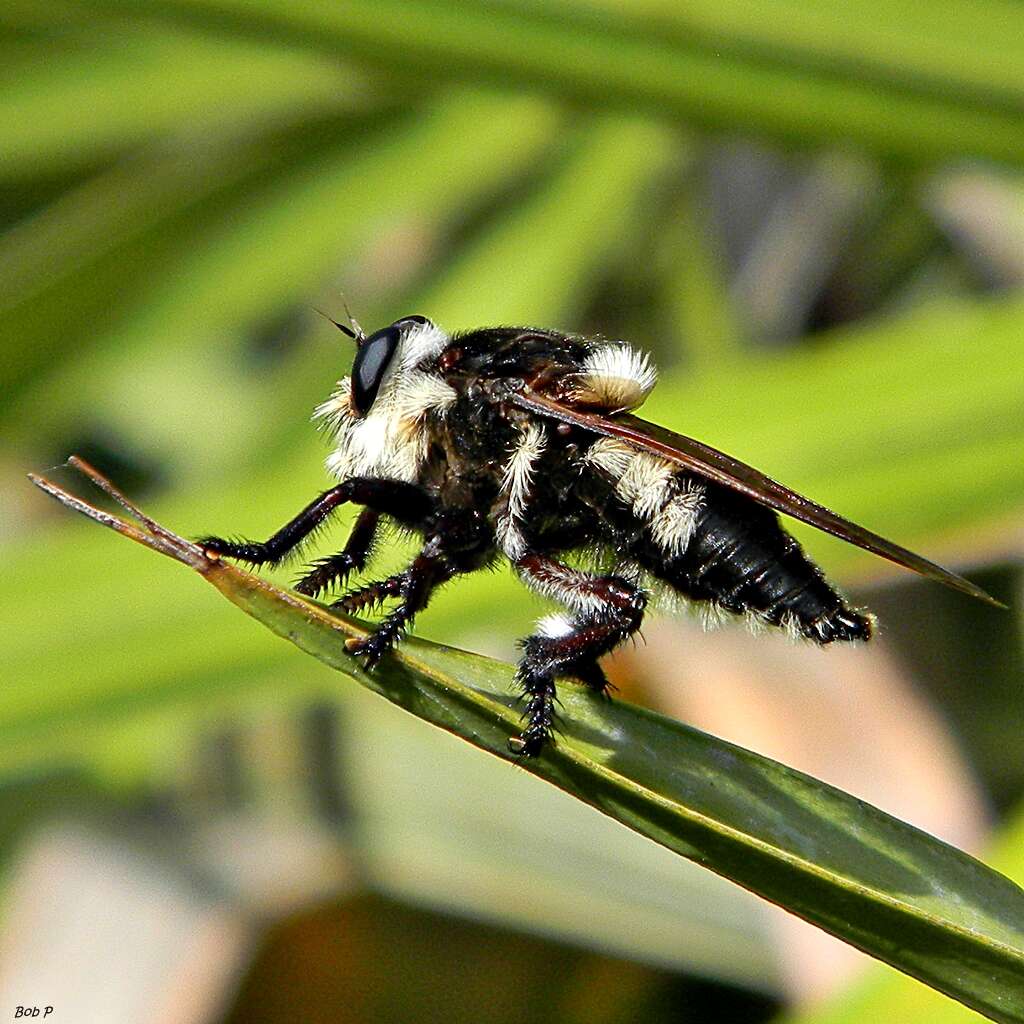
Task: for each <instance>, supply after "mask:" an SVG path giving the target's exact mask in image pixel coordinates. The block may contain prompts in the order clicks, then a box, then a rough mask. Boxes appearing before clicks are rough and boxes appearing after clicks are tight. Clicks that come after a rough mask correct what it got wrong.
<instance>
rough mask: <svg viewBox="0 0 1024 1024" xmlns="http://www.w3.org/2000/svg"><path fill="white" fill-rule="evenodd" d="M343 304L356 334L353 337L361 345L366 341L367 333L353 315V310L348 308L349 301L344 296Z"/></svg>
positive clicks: (342, 298)
mask: <svg viewBox="0 0 1024 1024" xmlns="http://www.w3.org/2000/svg"><path fill="white" fill-rule="evenodd" d="M341 304H342V305H343V306H344V307H345V316H347V317H348V322H349V323H350V324H351V325H352V331H353V332H354V333H353V334H352V337H353V338H355V340H356V341H357V342H358V343H359V344H360V345H361V344H362V343H363V342H364V341H366V332H365V331H364V330H363V329H362V327H360V326H359V321H358V320H357V319H356V318H355V317H354V316H353V315H352V310H351V309H349V308H348V299H346V298H345V296H344V295H342V297H341ZM346 333H348V332H346Z"/></svg>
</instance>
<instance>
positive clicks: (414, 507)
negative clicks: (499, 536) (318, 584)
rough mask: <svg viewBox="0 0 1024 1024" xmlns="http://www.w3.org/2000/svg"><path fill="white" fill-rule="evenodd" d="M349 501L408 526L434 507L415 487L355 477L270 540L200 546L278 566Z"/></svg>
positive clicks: (205, 541)
mask: <svg viewBox="0 0 1024 1024" xmlns="http://www.w3.org/2000/svg"><path fill="white" fill-rule="evenodd" d="M350 501H352V502H355V503H356V504H358V505H366V506H367V507H368V508H371V509H374V510H376V511H377V512H381V513H383V514H384V515H387V516H391V517H392V518H394V519H397V520H398V521H399V522H400V523H404V524H406V525H409V526H412V525H415V524H416V523H417V522H419V521H420V520H421V519H422V518H423V517H424V516H426V515H427V514H428V513H429V512H430V510H431V507H432V506H431V501H430V499H429V498H428V497H427V495H426V493H425V492H424V491H422V490H420V488H419V487H416V486H415V485H414V484H407V483H403V482H402V481H400V480H375V479H373V478H370V477H353V478H352V479H351V480H346V481H345V482H344V483H341V484H338V486H337V487H332V488H331V489H330V490H329V491H324V493H323V494H321V495H320V497H318V498H317V499H316V500H314V501H312V502H310V503H309V504H308V505H307V506H306V507H305V508H304V509H303V510H302V511H301V512H300V513H299V514H298V515H297V516H296V517H295V518H294V519H292V520H291V521H290V522H287V523H285V525H284V526H282V527H281V529H280V530H278V531H277V533H275V534H274V535H273V536H272V537H270V538H269V539H268V540H265V541H262V542H261V541H240V542H236V541H230V540H225V539H224V538H223V537H204V538H202V539H201V540H200V541H199V543H200V544H201V545H202V546H203V547H204V548H206V550H207V551H210V552H213V553H214V554H217V555H224V556H226V557H227V558H237V559H239V560H240V561H243V562H249V563H251V564H252V565H276V564H277V563H278V562H280V561H281V560H282V559H283V558H284V557H285V556H286V555H288V554H289V552H291V551H294V550H295V548H296V547H297V546H298V545H299V544H300V543H301V542H302V541H303V540H305V539H306V538H307V537H308V536H309V535H310V534H311V533H312V532H313V531H314V530H315V529H316V528H317V527H318V526H320V525H321V524H323V523H324V522H325V521H326V520H327V519H328V518H329V517H330V515H331V513H332V512H334V511H335V510H336V509H338V508H339V507H340V506H341V505H344V504H346V503H347V502H350Z"/></svg>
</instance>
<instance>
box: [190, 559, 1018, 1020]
mask: <svg viewBox="0 0 1024 1024" xmlns="http://www.w3.org/2000/svg"><path fill="white" fill-rule="evenodd" d="M207 577H208V579H209V580H210V582H212V583H213V584H214V585H215V586H216V587H217V588H218V589H219V590H220V591H221V592H222V593H223V594H224V595H225V596H226V597H227V598H228V599H229V600H231V601H232V602H233V603H235V604H236V605H238V606H239V607H241V608H242V609H243V610H244V611H246V612H247V613H248V614H250V615H252V616H253V617H254V618H256V619H258V620H259V621H260V622H262V623H263V624H264V625H266V626H268V627H269V628H270V629H272V630H273V631H274V632H276V633H277V634H278V635H280V636H282V637H284V638H286V639H288V640H289V641H291V642H292V643H294V644H296V645H297V646H299V647H300V648H302V649H303V650H305V651H306V652H307V653H310V654H312V655H313V656H314V657H316V658H318V659H319V660H321V661H323V662H325V663H326V664H328V665H330V666H331V667H333V668H335V669H337V670H339V671H341V672H343V673H345V674H346V675H349V676H351V677H352V678H353V679H355V680H356V681H358V682H359V683H361V684H362V685H364V686H367V687H369V688H370V689H372V690H374V691H375V692H377V693H379V694H380V695H382V696H384V697H386V698H387V699H388V700H390V701H392V702H394V703H395V704H398V705H399V706H400V707H403V708H405V709H406V710H407V711H410V712H411V713H413V714H415V715H417V716H418V717H420V718H422V719H424V720H426V721H429V722H431V723H433V724H434V725H437V726H439V727H441V728H443V729H446V730H448V731H449V732H453V733H455V734H456V735H458V736H460V737H461V738H463V739H465V740H467V741H469V742H470V743H473V744H474V745H476V746H478V747H481V748H482V749H484V750H487V751H489V752H490V753H493V754H495V755H497V756H499V757H502V758H505V759H511V758H510V755H509V754H508V753H507V752H506V746H505V742H506V738H507V736H508V735H509V734H510V733H512V732H513V731H515V730H516V729H517V727H518V711H517V708H516V705H515V701H514V695H515V690H514V686H513V679H512V670H511V668H510V667H508V666H504V665H501V664H499V663H496V662H493V661H490V660H489V659H485V658H481V657H478V656H476V655H470V654H467V653H464V652H458V651H453V650H451V649H449V648H445V647H442V646H439V645H434V644H431V643H428V642H426V641H421V640H415V639H413V640H409V641H407V642H406V644H405V645H404V646H403V648H402V650H401V651H400V652H399V653H398V654H397V655H396V656H395V657H394V658H391V659H388V660H387V661H386V662H385V663H383V664H381V665H380V666H379V667H378V669H377V670H376V671H375V672H373V673H372V674H371V673H366V672H364V671H363V670H362V669H361V668H360V667H359V666H358V665H357V664H356V662H355V661H354V659H352V658H351V657H350V656H349V655H348V654H347V653H346V652H345V650H344V644H343V638H344V635H345V634H347V633H348V634H350V635H351V634H352V633H353V630H354V627H353V626H352V625H351V624H349V623H347V622H346V621H344V620H340V619H335V618H333V617H332V616H330V615H328V614H327V612H326V611H324V610H323V609H321V608H320V607H319V606H317V605H314V604H310V603H308V602H305V601H302V600H301V599H299V598H296V597H294V596H292V595H290V594H287V593H285V592H284V591H280V590H278V589H276V588H275V587H273V586H270V585H268V584H267V583H265V582H263V581H260V580H257V579H255V578H254V577H250V576H246V575H244V574H242V573H240V572H238V571H236V570H234V569H231V568H229V567H226V566H223V565H218V566H217V567H216V568H215V569H214V570H213V571H212V572H210V573H208V574H207ZM559 692H560V697H561V701H562V704H563V716H562V717H563V721H564V732H563V733H562V735H561V736H560V738H559V740H558V742H557V743H556V744H555V745H553V746H552V747H551V748H550V749H549V750H548V751H546V752H545V753H544V755H543V756H541V757H540V758H537V759H536V760H531V761H521V762H519V764H520V765H521V766H522V767H523V768H524V769H525V770H528V771H531V772H533V773H535V774H537V775H538V776H540V777H542V778H544V779H546V780H547V781H549V782H551V783H553V784H554V785H556V786H558V787H559V788H561V789H563V790H565V791H566V792H568V793H570V794H572V795H574V796H576V797H578V798H579V799H581V800H583V801H584V802H586V803H588V804H590V805H591V806H593V807H595V808H597V809H598V810H600V811H602V812H603V813H605V814H608V815H610V816H611V817H613V818H615V819H617V820H618V821H620V822H622V823H623V824H625V825H627V826H628V827H630V828H632V829H634V830H635V831H637V832H640V833H641V834H643V835H646V836H648V837H649V838H651V839H653V840H654V841H655V842H658V843H661V844H662V845H663V846H666V847H668V848H669V849H671V850H674V851H675V852H677V853H679V854H681V855H682V856H684V857H688V858H690V859H691V860H695V861H697V862H698V863H700V864H702V865H703V866H705V867H707V868H709V869H710V870H712V871H715V872H716V873H718V874H721V875H723V876H725V877H727V878H729V879H731V880H733V881H735V882H737V883H739V884H740V885H742V886H744V887H745V888H748V889H750V890H751V891H753V892H755V893H757V894H758V895H760V896H762V897H764V898H765V899H768V900H771V901H772V902H774V903H777V904H779V905H780V906H783V907H785V908H786V909H787V910H789V911H791V912H792V913H794V914H797V915H798V916H800V917H803V918H804V919H805V920H808V921H810V922H812V923H813V924H816V925H818V926H819V927H821V928H823V929H825V930H826V931H829V932H831V933H832V934H834V935H836V936H838V937H840V938H842V939H844V940H845V941H847V942H849V943H851V944H852V945H855V946H857V947H858V948H860V949H862V950H863V951H864V952H867V953H869V954H871V955H872V956H875V957H878V958H879V959H881V960H884V961H886V962H888V963H890V964H892V965H893V966H895V967H897V968H899V969H900V970H902V971H905V972H906V973H908V974H910V975H912V976H914V977H916V978H919V979H920V980H922V981H924V982H926V983H927V984H929V985H931V986H932V987H934V988H936V989H938V990H939V991H942V992H945V993H946V994H947V995H950V996H952V997H953V998H955V999H958V1000H960V1001H962V1002H964V1003H965V1004H966V1005H968V1006H971V1007H973V1008H974V1009H977V1010H978V1011H980V1012H981V1013H984V1014H986V1015H988V1016H990V1017H991V1018H992V1019H994V1020H999V1021H1022V1020H1024V891H1022V890H1021V889H1019V888H1017V886H1015V885H1014V884H1013V883H1012V882H1010V881H1009V880H1008V879H1006V878H1004V877H1003V876H1001V875H999V874H998V873H996V872H995V871H992V870H991V869H989V868H987V867H985V866H984V865H983V864H981V863H980V862H979V861H976V860H974V859H973V858H972V857H969V856H968V855H967V854H964V853H962V852H960V851H958V850H955V849H953V848H952V847H949V846H947V845H946V844H945V843H942V842H941V841H939V840H937V839H935V838H934V837H932V836H929V835H927V834H925V833H923V832H921V831H919V830H918V829H915V828H913V827H912V826H910V825H907V824H905V823H904V822H901V821H898V820H897V819H895V818H892V817H890V816H889V815H887V814H885V813H884V812H883V811H880V810H878V809H877V808H875V807H872V806H871V805H869V804H866V803H864V802H862V801H860V800H858V799H857V798H856V797H853V796H851V795H849V794H846V793H843V792H841V791H839V790H837V789H834V788H833V787H831V786H828V785H826V784H825V783H822V782H819V781H818V780H815V779H812V778H810V777H809V776H806V775H803V774H802V773H800V772H797V771H795V770H793V769H790V768H787V767H785V766H784V765H781V764H778V763H777V762H774V761H771V760H770V759H768V758H764V757H761V756H760V755H758V754H755V753H753V752H751V751H748V750H744V749H742V748H740V747H736V746H733V745H732V744H729V743H727V742H725V741H723V740H720V739H717V738H715V737H713V736H709V735H707V734H704V733H701V732H699V731H698V730H696V729H692V728H690V727H688V726H685V725H683V724H681V723H679V722H675V721H672V720H670V719H666V718H664V717H662V716H659V715H656V714H654V713H652V712H648V711H645V710H643V709H640V708H637V707H634V706H631V705H629V704H626V703H623V702H614V703H608V702H604V701H601V700H598V699H596V698H595V697H593V695H591V694H590V693H589V692H587V691H585V689H584V688H582V687H579V686H577V685H574V684H572V683H570V682H563V683H562V685H561V686H560V691H559Z"/></svg>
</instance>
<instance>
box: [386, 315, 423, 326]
mask: <svg viewBox="0 0 1024 1024" xmlns="http://www.w3.org/2000/svg"><path fill="white" fill-rule="evenodd" d="M395 323H396V324H419V325H420V326H421V327H425V326H426V325H427V324H429V323H430V321H429V320H428V319H427V318H426V317H425V316H419V315H418V314H414V315H413V316H403V317H402V319H401V320H396V321H395Z"/></svg>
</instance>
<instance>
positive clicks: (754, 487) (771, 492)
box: [511, 391, 1006, 608]
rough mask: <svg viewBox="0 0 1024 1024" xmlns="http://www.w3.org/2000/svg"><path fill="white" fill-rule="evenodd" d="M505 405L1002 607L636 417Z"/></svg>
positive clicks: (542, 400)
mask: <svg viewBox="0 0 1024 1024" xmlns="http://www.w3.org/2000/svg"><path fill="white" fill-rule="evenodd" d="M511 400H512V402H513V403H514V404H516V405H518V406H519V407H520V408H523V409H528V410H529V411H530V412H533V413H536V414H537V415H539V416H546V417H549V418H551V419H556V420H560V421H561V422H563V423H571V424H573V425H575V426H578V427H582V428H583V429H584V430H589V431H591V432H592V433H595V434H602V435H604V436H605V437H615V438H619V439H621V440H623V441H626V442H627V443H629V444H631V445H633V447H635V448H639V449H640V450H642V451H645V452H651V453H652V454H654V455H659V456H661V458H663V459H668V460H669V461H670V462H674V463H676V465H678V466H682V467H683V468H684V469H687V470H689V471H690V472H691V473H698V474H699V475H700V476H703V477H707V478H708V479H709V480H714V481H715V482H716V483H719V484H722V485H723V486H724V487H729V488H730V489H732V490H734V491H739V493H740V494H745V495H746V496H747V497H748V498H750V499H752V500H753V501H756V502H757V503H758V504H760V505H767V506H768V507H769V508H773V509H775V510H776V511H777V512H783V513H785V514H786V515H787V516H792V517H793V518H794V519H799V520H800V521H801V522H803V523H807V524H808V525H810V526H815V527H817V528H818V529H819V530H824V531H825V533H831V534H832V535H833V536H834V537H839V538H840V539H841V540H845V541H848V542H849V543H850V544H856V545H857V547H859V548H864V549H865V550H866V551H871V552H873V553H874V554H876V555H880V556H881V557H882V558H887V559H888V560H889V561H890V562H895V563H896V564H897V565H902V566H905V567H906V568H907V569H912V570H913V571H914V572H918V573H920V574H921V575H922V576H927V577H928V579H931V580H935V581H936V582H938V583H945V584H946V586H948V587H953V588H954V589H955V590H959V591H961V592H963V593H964V594H970V596H971V597H976V598H978V599H979V600H980V601H985V602H986V603H988V604H992V605H995V606H996V607H997V608H1005V607H1006V606H1005V605H1004V604H1003V603H1002V602H1001V601H997V600H996V599H995V598H994V597H992V595H991V594H987V593H986V592H985V591H984V590H982V589H981V587H979V586H976V585H975V584H974V583H971V581H970V580H965V579H964V578H963V577H962V576H958V575H957V574H956V573H954V572H950V571H949V570H948V569H943V568H942V566H940V565H936V564H935V563H934V562H930V561H928V559H927V558H922V557H921V556H920V555H915V554H914V553H913V552H912V551H908V550H907V549H906V548H901V547H900V546H899V545H898V544H893V543H892V541H888V540H886V539H885V538H884V537H879V536H878V534H877V533H872V532H871V531H870V530H866V529H864V527H863V526H858V525H857V524H856V523H851V522H850V521H849V520H848V519H844V518H843V517H842V516H838V515H836V514H835V512H830V511H829V510H828V509H827V508H825V507H824V506H822V505H819V504H817V503H816V502H813V501H811V500H810V498H805V497H804V496H803V495H802V494H797V493H796V491H791V490H790V489H789V488H788V487H784V486H783V485H782V484H780V483H778V482H777V481H775V480H773V479H772V478H771V477H769V476H765V474H764V473H762V472H761V471H760V470H757V469H754V468H753V466H748V465H746V463H743V462H740V461H739V460H738V459H734V458H733V457H732V456H731V455H726V454H725V453H724V452H720V451H718V449H717V448H712V447H711V446H710V445H706V444H703V443H702V442H701V441H695V440H694V439H693V438H692V437H686V436H685V435H683V434H676V433H674V432H673V431H671V430H666V429H665V428H664V427H659V426H657V425H656V424H654V423H648V422H647V421H646V420H642V419H639V418H638V417H636V416H629V415H617V416H615V418H614V419H613V418H611V417H608V416H602V415H600V414H597V413H589V412H584V411H582V410H580V409H573V408H572V407H570V406H567V405H563V404H562V403H561V402H556V401H554V400H553V399H550V398H546V397H544V396H543V395H538V394H536V393H534V392H532V391H526V392H521V393H518V394H516V395H513V396H512V399H511Z"/></svg>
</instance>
